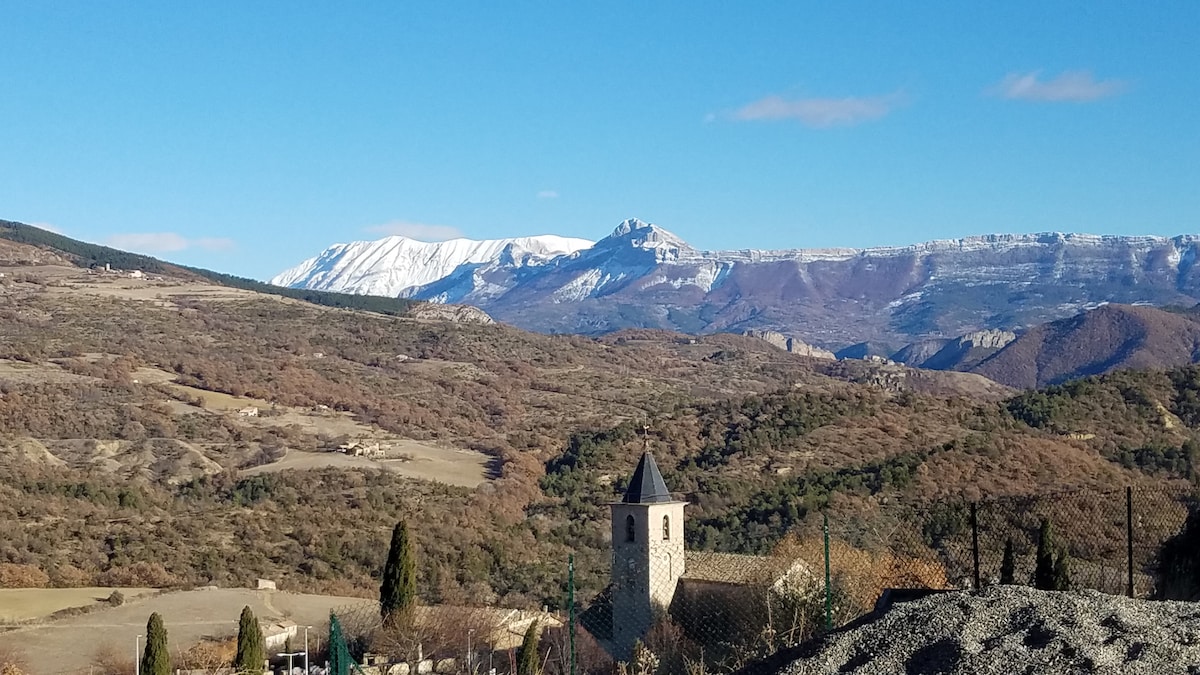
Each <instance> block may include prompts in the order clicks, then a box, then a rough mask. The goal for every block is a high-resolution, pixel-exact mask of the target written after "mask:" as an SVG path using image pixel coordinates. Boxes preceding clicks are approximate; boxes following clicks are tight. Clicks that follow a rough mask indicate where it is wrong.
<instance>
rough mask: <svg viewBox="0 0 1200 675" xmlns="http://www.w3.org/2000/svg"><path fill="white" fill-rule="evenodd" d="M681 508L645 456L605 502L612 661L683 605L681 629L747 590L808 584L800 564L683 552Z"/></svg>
mask: <svg viewBox="0 0 1200 675" xmlns="http://www.w3.org/2000/svg"><path fill="white" fill-rule="evenodd" d="M686 505H687V502H683V501H679V500H677V499H675V498H673V497H672V496H671V493H670V491H669V490H668V489H667V484H666V482H665V481H664V480H663V477H662V473H661V472H659V470H658V465H657V464H656V463H655V461H654V456H653V455H651V454H650V452H649V451H646V452H644V453H643V454H642V458H641V460H640V461H638V465H637V468H636V469H635V470H634V472H633V478H632V479H631V480H630V481H629V487H628V488H627V489H626V491H625V495H624V497H623V498H622V499H621V501H619V502H616V503H613V504H611V514H612V523H611V525H612V572H611V578H610V585H609V588H608V589H607V590H608V593H609V597H610V598H611V607H612V623H611V626H612V632H611V641H610V640H602V641H603V642H607V643H608V644H607V646H608V647H609V651H610V653H611V654H612V656H613V658H615V659H617V660H628V659H629V658H630V656H631V655H632V652H633V645H634V643H635V641H637V640H640V639H642V638H644V637H645V635H646V633H647V632H648V631H649V630H650V628H651V626H653V625H654V622H655V620H656V619H658V617H659V616H661V615H664V614H665V613H667V612H671V613H672V614H679V613H680V611H681V610H680V608H681V607H686V608H687V609H685V610H683V611H684V612H686V613H687V614H688V615H689V616H684V617H680V616H676V617H675V618H676V619H677V620H680V622H681V623H682V624H684V625H685V627H686V625H687V624H689V623H692V622H693V620H695V619H696V618H697V617H696V616H695V613H696V611H697V610H698V609H699V610H704V609H709V610H711V609H713V608H714V606H727V605H728V604H729V603H730V601H737V600H738V599H739V598H745V597H746V596H748V595H751V593H748V591H750V590H751V589H754V590H758V591H762V592H774V593H779V592H792V590H793V589H795V588H798V587H811V586H812V583H813V578H812V576H811V574H810V573H809V569H808V566H807V565H806V564H805V563H803V562H802V561H798V560H791V561H787V560H780V559H778V558H770V557H761V556H751V555H740V554H734V553H716V552H711V551H687V550H686V549H685V548H684V543H683V527H684V506H686ZM716 608H719V607H716ZM689 619H690V620H689ZM598 637H609V636H598Z"/></svg>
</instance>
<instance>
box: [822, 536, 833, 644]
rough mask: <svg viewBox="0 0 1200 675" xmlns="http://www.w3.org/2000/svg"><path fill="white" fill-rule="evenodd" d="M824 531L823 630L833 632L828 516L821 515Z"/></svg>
mask: <svg viewBox="0 0 1200 675" xmlns="http://www.w3.org/2000/svg"><path fill="white" fill-rule="evenodd" d="M821 517H822V520H823V522H824V529H825V630H827V631H828V630H833V589H832V588H831V587H830V574H829V514H828V513H823V514H821Z"/></svg>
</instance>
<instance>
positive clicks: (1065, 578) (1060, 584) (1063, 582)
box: [1053, 550, 1071, 591]
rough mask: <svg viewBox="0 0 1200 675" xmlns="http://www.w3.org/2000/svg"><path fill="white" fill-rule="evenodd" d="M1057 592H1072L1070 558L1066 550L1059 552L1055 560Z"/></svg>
mask: <svg viewBox="0 0 1200 675" xmlns="http://www.w3.org/2000/svg"><path fill="white" fill-rule="evenodd" d="M1053 589H1054V590H1056V591H1069V590H1071V568H1070V557H1069V556H1068V555H1067V552H1066V551H1065V550H1062V551H1059V553H1058V557H1057V558H1056V559H1055V560H1054V586H1053Z"/></svg>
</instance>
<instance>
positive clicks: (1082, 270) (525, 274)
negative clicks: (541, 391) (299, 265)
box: [278, 220, 1200, 349]
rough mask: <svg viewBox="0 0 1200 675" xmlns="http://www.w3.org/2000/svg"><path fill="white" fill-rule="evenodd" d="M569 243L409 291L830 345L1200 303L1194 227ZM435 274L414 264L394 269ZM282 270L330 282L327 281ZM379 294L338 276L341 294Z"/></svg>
mask: <svg viewBox="0 0 1200 675" xmlns="http://www.w3.org/2000/svg"><path fill="white" fill-rule="evenodd" d="M559 245H560V247H561V248H570V247H575V246H579V248H575V249H573V250H571V251H569V252H564V253H562V254H559V255H552V254H551V253H550V252H549V248H552V247H549V248H547V247H546V246H545V244H542V246H543V248H544V249H546V251H547V252H545V253H542V252H539V253H538V255H536V256H526V257H524V258H522V257H520V256H518V257H516V258H512V257H511V256H507V257H506V256H504V255H501V254H497V255H494V256H490V257H487V259H485V260H481V261H478V262H464V263H462V264H459V265H458V266H457V267H455V268H454V269H453V270H452V271H450V272H449V273H447V274H445V275H443V276H440V277H438V278H437V279H436V280H434V281H431V282H428V283H423V284H422V285H416V286H410V287H407V288H405V289H402V290H401V291H399V294H401V295H405V296H408V297H413V298H417V299H423V300H432V301H435V302H461V303H466V304H471V305H475V306H478V307H480V308H482V309H484V310H486V311H487V312H488V313H489V314H490V315H492V316H493V317H495V318H496V319H498V320H500V321H505V322H508V323H512V324H515V325H517V326H520V327H523V328H527V329H532V330H538V331H543V332H573V333H593V334H594V333H604V332H609V331H614V330H619V329H621V328H628V327H646V328H665V329H671V330H678V331H683V332H688V333H700V332H716V331H732V332H742V331H744V330H747V329H757V330H774V331H778V332H781V333H784V334H786V335H791V336H797V337H798V338H799V339H803V340H804V341H805V342H808V343H811V344H815V345H818V346H820V347H823V348H842V347H845V346H846V345H851V344H854V343H859V342H864V341H871V342H878V343H881V344H906V343H909V342H912V341H914V340H917V339H925V338H952V337H955V336H959V335H963V334H965V333H969V332H973V331H981V330H989V329H999V330H1004V331H1011V330H1013V329H1019V328H1023V327H1028V326H1032V325H1036V324H1040V323H1043V322H1046V321H1050V320H1054V319H1058V318H1063V317H1066V316H1071V315H1074V314H1077V313H1078V312H1080V311H1083V310H1086V309H1089V308H1092V307H1096V306H1098V305H1100V304H1101V303H1104V302H1122V303H1146V304H1155V305H1167V304H1188V305H1190V304H1195V303H1196V302H1197V300H1198V299H1200V272H1197V271H1196V269H1195V260H1196V253H1197V249H1198V248H1200V237H1198V236H1195V235H1185V236H1179V237H1174V238H1165V237H1117V236H1093V235H1081V234H1058V233H1051V234H1035V235H988V236H981V237H968V238H965V239H958V240H953V241H933V242H927V243H923V244H917V245H914V246H907V247H895V248H875V249H862V250H857V249H822V250H803V249H798V250H787V251H762V250H753V249H747V250H739V251H700V250H697V249H695V248H692V247H691V246H689V245H688V244H687V243H686V242H684V241H683V240H682V239H680V238H679V237H677V236H675V235H673V234H671V233H670V232H667V231H666V230H663V229H662V228H659V227H657V226H655V225H651V224H648V223H644V222H641V221H638V220H628V221H625V222H623V223H621V225H620V226H618V227H617V228H616V230H614V231H613V233H612V234H611V235H610V236H608V237H606V238H604V239H602V240H600V241H599V242H596V243H595V244H594V245H592V246H590V247H582V245H580V244H578V243H577V242H573V243H571V244H570V245H569V246H568V245H566V244H561V242H560V244H559ZM489 250H490V249H489ZM541 250H542V249H539V251H541ZM489 255H490V254H489ZM510 258H511V259H510ZM472 260H473V261H474V260H477V258H472ZM339 264H340V265H341V268H344V269H354V270H356V274H358V275H359V276H361V277H362V278H364V279H367V278H370V279H379V278H383V277H381V274H382V273H381V272H379V271H378V270H373V269H372V268H371V267H370V266H369V265H364V264H357V263H355V262H354V261H350V260H342V261H341V262H340V263H339ZM439 274H440V272H439ZM383 276H386V275H383ZM428 276H429V275H424V276H422V275H421V274H416V273H413V272H411V271H406V272H404V273H403V274H399V275H395V278H401V277H403V278H411V279H417V278H427V277H428ZM343 278H348V277H343ZM278 279H279V280H280V281H281V282H286V283H287V284H288V285H293V286H303V287H307V288H324V286H322V283H323V282H322V277H319V276H312V277H311V278H307V279H306V278H302V277H300V276H296V275H286V274H285V275H281V277H279V278H278ZM371 288H373V286H370V285H369V284H367V285H363V286H362V287H356V286H354V285H353V284H348V283H341V285H340V286H339V287H338V289H336V290H343V291H351V292H368V291H369V290H370V289H371ZM988 349H994V347H988Z"/></svg>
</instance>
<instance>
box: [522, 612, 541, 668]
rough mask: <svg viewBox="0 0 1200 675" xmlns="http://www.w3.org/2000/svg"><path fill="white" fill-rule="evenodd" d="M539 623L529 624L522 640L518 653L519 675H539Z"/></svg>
mask: <svg viewBox="0 0 1200 675" xmlns="http://www.w3.org/2000/svg"><path fill="white" fill-rule="evenodd" d="M538 642H539V640H538V622H537V621H536V620H535V621H534V622H533V623H531V624H529V630H527V631H525V637H524V638H522V639H521V648H520V650H518V651H517V675H538V670H539V668H538V664H539V662H540V659H539V658H538V649H539V646H538Z"/></svg>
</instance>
